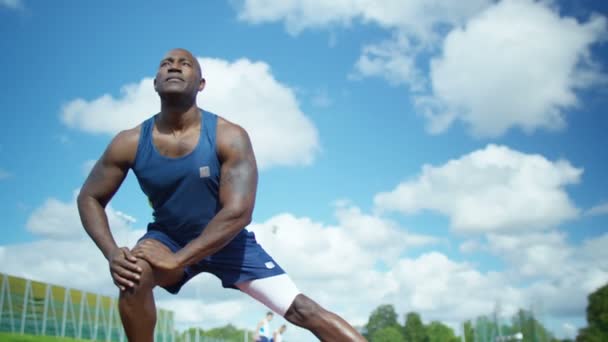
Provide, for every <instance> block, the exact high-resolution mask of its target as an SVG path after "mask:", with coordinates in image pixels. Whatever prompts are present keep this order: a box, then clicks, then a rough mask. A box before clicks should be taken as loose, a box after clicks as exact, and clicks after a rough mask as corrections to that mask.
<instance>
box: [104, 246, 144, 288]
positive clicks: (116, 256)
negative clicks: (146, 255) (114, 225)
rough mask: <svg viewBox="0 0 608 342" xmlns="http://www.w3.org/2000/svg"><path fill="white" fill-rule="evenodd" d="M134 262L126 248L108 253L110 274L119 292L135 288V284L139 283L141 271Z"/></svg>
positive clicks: (134, 259)
mask: <svg viewBox="0 0 608 342" xmlns="http://www.w3.org/2000/svg"><path fill="white" fill-rule="evenodd" d="M136 261H137V259H136V258H135V257H134V256H133V254H131V252H130V251H129V249H128V248H127V247H122V248H116V249H115V250H114V251H112V253H110V274H112V279H113V280H114V284H115V285H116V286H118V288H119V289H120V290H121V291H125V290H126V288H127V287H133V286H135V282H137V281H139V278H140V274H141V272H142V269H141V268H140V267H139V266H137V264H136Z"/></svg>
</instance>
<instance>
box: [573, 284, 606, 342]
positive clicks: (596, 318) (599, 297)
mask: <svg viewBox="0 0 608 342" xmlns="http://www.w3.org/2000/svg"><path fill="white" fill-rule="evenodd" d="M587 298H588V302H589V304H587V323H588V326H587V327H586V328H583V329H581V330H580V332H579V335H578V336H577V337H576V341H577V342H595V341H608V284H606V285H604V286H602V287H600V288H599V289H597V290H595V291H594V292H593V293H591V294H590V295H589V296H588V297H587Z"/></svg>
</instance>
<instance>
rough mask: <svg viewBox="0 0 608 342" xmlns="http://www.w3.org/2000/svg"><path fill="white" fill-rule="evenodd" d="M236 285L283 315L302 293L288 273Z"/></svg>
mask: <svg viewBox="0 0 608 342" xmlns="http://www.w3.org/2000/svg"><path fill="white" fill-rule="evenodd" d="M235 285H236V287H238V288H239V290H241V291H243V292H245V293H246V294H248V295H250V296H251V297H253V298H255V299H256V300H257V301H259V302H260V303H262V304H264V305H266V306H267V307H268V308H269V309H270V310H272V311H274V312H275V313H277V314H278V315H280V316H281V317H284V316H285V313H286V312H287V310H288V309H289V307H290V306H291V303H293V300H294V299H295V298H296V296H297V295H298V294H300V290H298V288H297V287H296V284H294V282H293V281H292V280H291V278H290V277H289V276H288V275H287V273H283V274H279V275H276V276H272V277H268V278H262V279H254V280H250V281H245V282H242V283H239V284H235Z"/></svg>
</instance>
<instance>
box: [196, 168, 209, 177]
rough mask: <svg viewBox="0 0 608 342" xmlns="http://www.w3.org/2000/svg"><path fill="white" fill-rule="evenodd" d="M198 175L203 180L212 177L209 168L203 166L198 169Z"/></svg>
mask: <svg viewBox="0 0 608 342" xmlns="http://www.w3.org/2000/svg"><path fill="white" fill-rule="evenodd" d="M198 174H199V176H200V177H201V178H207V177H209V176H210V175H211V171H209V166H201V167H200V168H199V169H198Z"/></svg>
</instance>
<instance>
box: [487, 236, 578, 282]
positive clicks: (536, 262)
mask: <svg viewBox="0 0 608 342" xmlns="http://www.w3.org/2000/svg"><path fill="white" fill-rule="evenodd" d="M487 239H488V245H489V250H490V251H491V252H493V253H494V254H496V255H497V256H500V257H501V258H503V259H506V260H507V261H508V262H509V263H510V265H511V269H513V272H515V274H516V275H520V276H524V277H533V276H536V277H538V276H544V277H547V276H551V277H558V276H559V275H563V274H564V273H566V272H567V270H566V269H565V268H566V267H567V264H568V261H569V260H571V259H572V255H573V253H574V251H573V249H572V248H570V247H569V246H568V243H567V241H566V236H565V234H563V233H559V232H555V231H552V232H546V233H545V232H540V233H536V232H530V233H522V234H512V235H499V234H489V235H488V237H487ZM555 265H561V266H560V267H555Z"/></svg>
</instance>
